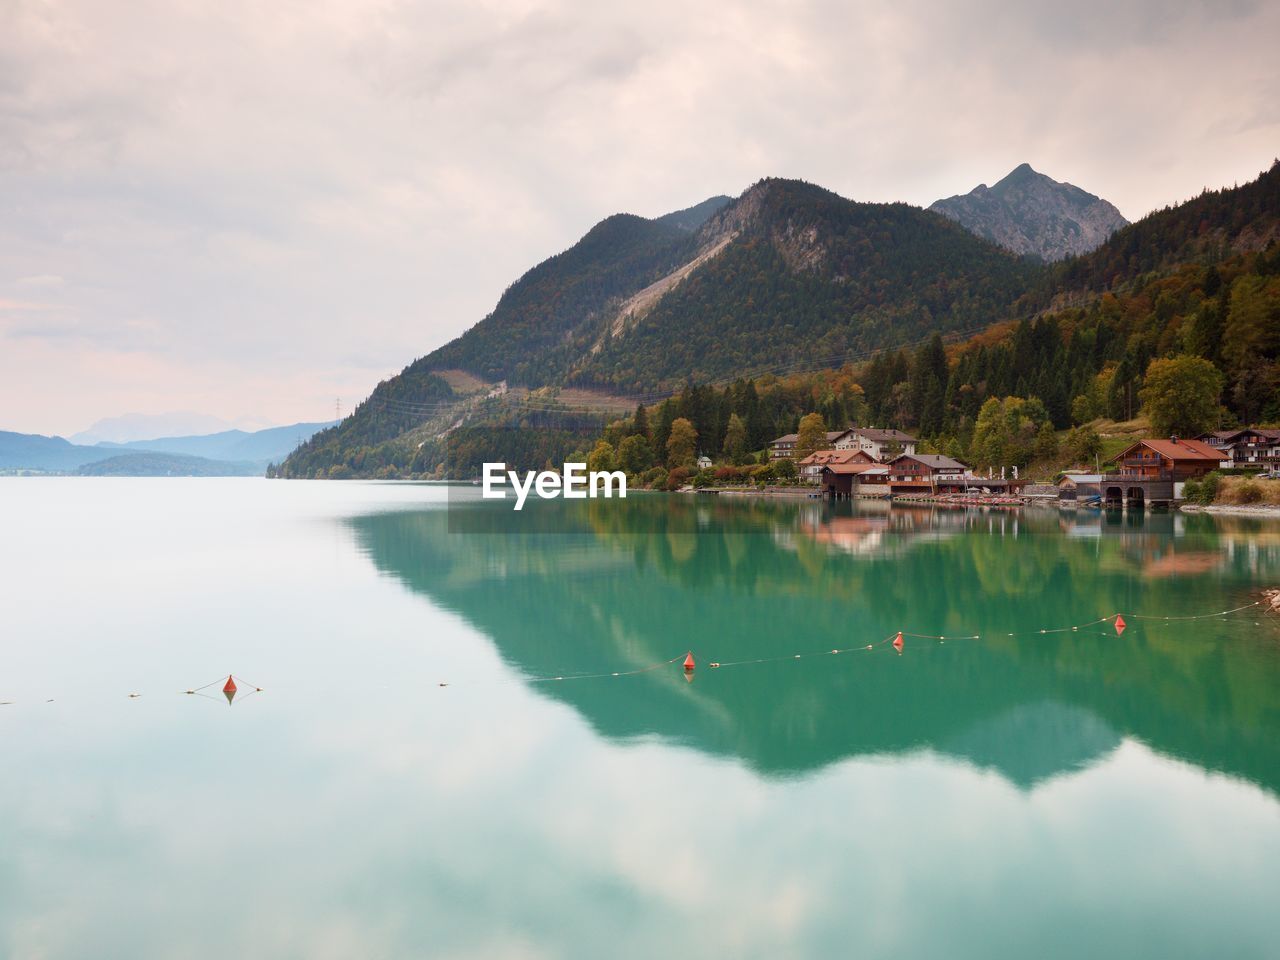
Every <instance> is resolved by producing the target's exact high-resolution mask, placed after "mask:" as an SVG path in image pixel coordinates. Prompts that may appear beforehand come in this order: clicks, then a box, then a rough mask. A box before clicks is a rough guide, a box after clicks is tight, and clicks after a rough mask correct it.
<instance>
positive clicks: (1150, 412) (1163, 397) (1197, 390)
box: [1138, 355, 1223, 437]
mask: <svg viewBox="0 0 1280 960" xmlns="http://www.w3.org/2000/svg"><path fill="white" fill-rule="evenodd" d="M1222 385H1223V376H1222V374H1221V373H1220V372H1219V371H1218V368H1217V367H1215V366H1214V365H1213V364H1212V363H1210V362H1209V361H1208V360H1205V359H1204V358H1202V357H1192V356H1187V355H1183V356H1180V357H1174V358H1173V359H1171V360H1168V359H1162V358H1160V359H1156V360H1152V361H1151V363H1150V364H1148V365H1147V372H1146V375H1145V376H1144V377H1143V385H1142V389H1141V390H1140V391H1138V397H1139V399H1140V400H1141V401H1142V405H1143V408H1144V409H1145V410H1146V412H1147V419H1149V420H1150V421H1151V428H1152V430H1154V431H1155V432H1156V433H1157V434H1159V435H1160V436H1170V435H1174V434H1177V435H1180V436H1184V437H1186V436H1195V435H1196V434H1197V433H1202V432H1204V431H1205V430H1210V429H1212V428H1213V427H1215V426H1216V425H1217V423H1218V419H1219V417H1220V415H1221V407H1220V406H1219V400H1220V398H1221V396H1222Z"/></svg>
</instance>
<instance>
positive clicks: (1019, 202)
mask: <svg viewBox="0 0 1280 960" xmlns="http://www.w3.org/2000/svg"><path fill="white" fill-rule="evenodd" d="M929 209H930V210H932V211H934V212H935V213H940V214H942V215H943V216H944V217H949V218H951V219H952V220H955V221H956V222H957V223H959V224H960V225H961V226H962V227H964V228H965V229H966V230H968V231H970V232H971V233H973V234H976V235H977V236H979V237H982V238H983V239H984V240H990V241H991V242H992V243H995V244H998V245H999V246H1001V247H1004V248H1005V249H1006V250H1011V251H1013V252H1014V253H1016V254H1020V255H1023V256H1031V257H1038V258H1039V259H1041V260H1045V261H1053V260H1065V259H1066V258H1067V257H1074V256H1079V255H1080V254H1083V253H1088V252H1089V251H1091V250H1096V249H1097V248H1098V247H1100V246H1101V245H1102V244H1103V243H1104V242H1105V241H1106V240H1107V238H1108V237H1110V236H1111V235H1112V234H1113V233H1115V232H1116V231H1117V230H1119V229H1120V228H1121V227H1126V226H1128V225H1129V221H1128V220H1126V219H1125V218H1124V217H1123V216H1121V214H1120V211H1119V210H1117V209H1116V208H1115V207H1113V206H1112V205H1111V204H1110V203H1108V202H1107V201H1106V200H1103V199H1101V198H1099V197H1095V196H1094V195H1093V194H1092V193H1088V192H1086V191H1084V190H1081V189H1080V188H1079V187H1076V186H1072V185H1071V184H1069V183H1059V182H1058V181H1057V180H1054V179H1052V178H1050V177H1046V176H1045V175H1044V174H1043V173H1037V172H1036V171H1035V170H1032V169H1031V165H1030V164H1026V163H1024V164H1021V165H1020V166H1018V167H1015V168H1014V170H1013V171H1012V172H1011V173H1010V174H1009V175H1008V176H1006V177H1005V178H1004V179H1003V180H1000V181H999V182H997V183H996V185H995V186H993V187H988V186H987V185H986V184H985V183H980V184H978V186H976V187H974V188H973V189H972V190H971V191H969V192H968V193H966V194H963V195H960V196H955V197H948V198H947V199H945V200H938V201H935V202H934V203H933V204H932V205H931V206H930V207H929Z"/></svg>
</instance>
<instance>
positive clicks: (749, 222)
mask: <svg viewBox="0 0 1280 960" xmlns="http://www.w3.org/2000/svg"><path fill="white" fill-rule="evenodd" d="M696 239H697V247H696V253H695V257H694V259H693V260H692V261H690V263H688V264H686V265H683V266H682V267H681V268H680V269H678V270H676V271H674V272H673V273H672V274H669V275H668V276H667V277H665V278H664V279H663V280H662V281H661V282H660V283H659V284H655V285H654V286H653V287H651V288H650V289H648V290H646V291H644V292H643V293H642V294H641V295H639V296H637V297H634V298H632V299H631V300H630V301H628V302H626V303H624V304H623V305H622V306H621V307H620V308H619V309H618V310H617V311H616V313H615V315H614V318H613V320H612V323H611V324H609V325H608V326H607V327H606V328H605V329H604V330H603V331H601V333H600V335H599V339H598V340H597V342H596V344H595V345H593V347H592V349H591V351H589V352H588V353H587V354H586V355H584V356H582V357H581V358H580V359H579V360H578V361H577V362H576V363H575V364H574V366H573V368H572V369H571V371H570V374H569V377H568V380H569V382H570V383H575V384H579V385H584V386H592V387H599V388H605V389H610V390H622V391H635V390H637V389H641V390H663V389H669V388H671V387H673V386H676V385H678V384H679V383H680V382H682V381H684V380H686V379H688V378H692V379H694V380H695V381H705V380H713V379H718V378H723V377H730V376H734V375H736V374H739V373H741V372H742V371H744V370H751V369H754V368H759V367H761V366H769V367H775V366H780V365H791V364H802V363H809V362H812V361H813V360H814V359H815V358H822V357H831V356H837V355H842V354H848V353H851V352H854V351H871V350H876V349H880V348H883V347H886V346H893V345H895V344H898V343H902V342H904V341H910V340H914V339H917V338H919V337H922V336H926V335H928V334H929V333H931V332H933V331H935V330H938V331H941V332H943V333H947V332H951V331H955V330H960V329H965V328H969V327H972V326H974V325H975V324H979V323H983V322H984V321H985V319H986V318H988V317H990V316H992V315H993V314H1000V313H1003V312H1005V311H1006V310H1007V309H1008V307H1009V305H1010V304H1012V303H1013V302H1014V300H1016V299H1017V297H1018V295H1019V294H1020V292H1021V291H1022V290H1023V289H1024V288H1025V286H1026V285H1027V283H1028V282H1029V281H1030V280H1031V278H1032V276H1033V275H1034V273H1035V267H1034V266H1033V265H1031V264H1028V263H1025V262H1022V261H1019V260H1018V259H1017V258H1015V257H1013V256H1011V255H1010V254H1008V253H1006V252H1004V251H1002V250H999V249H998V248H996V247H995V246H993V245H991V244H988V243H985V242H983V241H981V240H978V239H976V238H974V237H973V236H971V235H970V234H968V233H967V232H966V231H964V230H963V229H962V228H960V227H958V226H956V225H955V224H953V223H950V222H949V221H947V220H946V219H944V218H942V217H939V216H936V215H934V214H931V213H929V212H927V211H924V210H921V209H919V208H918V207H912V206H909V205H907V204H904V203H893V204H883V203H858V202H855V201H852V200H847V199H845V198H844V197H841V196H839V195H838V194H835V193H832V192H831V191H829V190H824V189H823V188H821V187H818V186H815V185H813V184H809V183H805V182H802V181H797V180H777V179H771V180H762V181H761V182H759V183H757V184H756V185H755V186H753V187H751V188H750V189H749V190H747V192H746V193H744V194H743V195H742V196H741V197H740V198H739V199H738V200H737V201H735V202H734V203H732V204H730V205H728V206H726V207H724V208H723V209H722V210H721V211H720V212H718V213H717V214H715V215H714V216H713V217H711V218H710V219H709V220H708V221H707V222H706V224H704V225H703V227H702V228H701V229H700V230H699V231H698V234H697V235H696Z"/></svg>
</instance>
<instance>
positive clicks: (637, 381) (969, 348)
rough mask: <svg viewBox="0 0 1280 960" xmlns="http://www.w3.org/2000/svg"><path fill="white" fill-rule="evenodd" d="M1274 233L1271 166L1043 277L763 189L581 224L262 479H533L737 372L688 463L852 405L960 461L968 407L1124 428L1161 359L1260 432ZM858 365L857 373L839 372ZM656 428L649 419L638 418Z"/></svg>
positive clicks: (903, 219) (987, 247)
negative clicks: (1205, 377)
mask: <svg viewBox="0 0 1280 960" xmlns="http://www.w3.org/2000/svg"><path fill="white" fill-rule="evenodd" d="M1014 173H1015V174H1018V173H1019V171H1014ZM1024 173H1025V174H1029V175H1030V176H1031V177H1033V178H1036V177H1039V175H1038V174H1036V173H1035V172H1034V171H1030V169H1029V168H1028V169H1027V171H1024ZM1008 179H1009V178H1006V180H1008ZM1044 179H1047V178H1044ZM1050 182H1052V181H1050ZM997 186H1000V185H997ZM1059 186H1060V185H1059ZM1070 189H1072V190H1074V188H1070ZM704 214H705V219H703V215H704ZM698 221H701V222H700V223H699V222H698ZM693 223H698V225H697V226H696V227H694V226H692V224H693ZM1277 238H1280V163H1278V164H1276V165H1273V166H1272V167H1271V168H1270V169H1269V170H1267V171H1265V172H1264V173H1262V174H1261V175H1260V176H1259V178H1258V179H1257V180H1255V181H1253V182H1251V183H1248V184H1245V185H1243V186H1238V187H1232V188H1229V189H1224V190H1217V191H1205V192H1204V193H1202V194H1201V195H1200V196H1198V197H1195V198H1192V199H1191V200H1188V201H1186V202H1184V203H1182V204H1179V205H1177V206H1174V207H1170V208H1166V209H1165V210H1161V211H1156V212H1155V213H1152V214H1150V215H1149V216H1147V217H1145V218H1143V219H1142V220H1141V221H1139V222H1138V223H1136V224H1132V225H1130V226H1126V227H1123V228H1122V229H1120V230H1119V231H1117V232H1116V233H1115V234H1113V235H1112V236H1111V237H1110V238H1109V239H1107V240H1106V241H1105V242H1103V243H1102V244H1101V246H1099V247H1097V248H1096V249H1094V250H1093V251H1091V252H1089V253H1086V254H1083V255H1080V256H1076V257H1071V258H1068V259H1067V260H1064V261H1062V262H1059V263H1054V264H1046V263H1043V262H1039V261H1037V259H1035V258H1031V257H1018V256H1015V255H1014V254H1013V253H1011V252H1009V251H1007V250H1004V249H1001V248H1000V247H997V246H995V245H994V244H992V243H989V242H987V241H985V240H983V239H981V238H979V237H975V236H974V235H973V234H971V233H970V232H969V231H967V230H966V229H964V228H963V227H962V226H960V225H959V224H958V223H956V222H954V221H953V220H951V219H949V218H947V217H945V216H942V215H941V214H938V213H935V212H930V211H927V210H922V209H920V208H916V207H911V206H908V205H906V204H869V203H856V202H854V201H851V200H847V199H845V198H843V197H840V196H838V195H837V194H834V193H832V192H830V191H828V190H824V189H822V188H821V187H818V186H815V185H812V184H808V183H803V182H799V181H794V180H776V179H774V180H763V181H760V182H759V183H757V184H755V185H754V186H752V187H751V188H750V189H748V190H747V191H746V192H745V193H744V194H743V195H742V196H740V197H738V198H737V199H736V200H733V201H731V202H729V203H722V202H721V198H713V200H711V201H708V202H707V203H706V204H703V205H700V206H699V207H694V208H691V210H690V211H681V212H680V213H679V214H677V215H670V216H668V217H659V218H657V219H654V220H646V219H644V218H641V217H635V216H631V215H618V216H615V217H610V218H608V219H606V220H604V221H602V222H601V223H600V224H597V225H596V226H595V227H593V228H592V230H591V231H589V232H588V234H587V235H586V236H585V237H584V238H583V239H582V240H581V241H579V243H577V244H575V245H574V246H573V247H571V248H570V249H569V250H567V251H565V252H564V253H561V254H558V255H557V256H555V257H552V258H550V259H549V260H547V261H544V262H543V263H542V264H539V265H538V266H537V267H535V268H534V269H533V270H531V271H529V272H528V273H527V274H526V275H525V276H523V277H521V278H520V279H519V280H518V281H517V282H516V283H515V284H513V285H512V286H511V287H510V288H509V289H508V290H507V291H506V293H504V294H503V297H502V298H501V300H500V301H499V303H498V306H497V307H496V308H495V309H494V311H493V312H492V313H491V314H490V315H489V316H487V317H485V318H484V319H483V320H481V321H480V322H479V323H477V324H476V326H475V327H473V328H472V329H471V330H469V331H467V333H465V334H463V336H461V337H459V338H458V339H457V340H455V341H453V342H452V343H450V344H447V345H446V346H444V347H441V348H440V349H438V350H436V351H434V352H433V353H430V354H428V355H426V356H424V357H422V358H420V359H418V360H416V361H414V362H413V363H412V364H410V365H409V366H408V367H406V368H405V370H404V371H403V372H402V373H400V374H399V375H397V376H394V377H391V378H389V379H388V380H386V381H384V382H383V383H380V384H379V385H378V386H377V388H376V389H375V390H374V391H373V393H372V394H371V395H370V397H369V398H368V399H367V400H366V401H365V402H364V403H362V404H361V405H360V406H359V407H358V408H357V409H356V411H355V412H354V413H353V414H352V416H350V417H348V418H347V419H346V420H344V421H343V422H342V423H341V424H339V425H338V426H337V427H334V428H331V429H329V430H325V431H321V432H320V433H319V434H317V435H316V436H315V437H314V438H312V440H311V441H309V442H308V443H306V444H304V445H303V447H302V448H301V449H300V450H299V451H298V452H297V453H295V454H294V455H292V456H290V458H289V459H288V461H287V462H286V463H285V464H284V465H283V466H282V468H281V470H280V471H279V473H280V475H282V476H312V477H314V476H406V475H413V476H421V475H440V474H441V473H442V472H443V473H446V474H447V473H449V464H450V463H455V464H464V463H470V462H471V461H472V460H474V459H475V456H474V454H477V453H478V452H481V451H487V452H492V453H495V454H496V455H495V456H487V457H485V458H484V459H503V458H504V457H506V456H511V457H513V458H514V459H513V460H512V462H516V461H518V462H520V463H522V464H528V463H532V464H534V465H539V466H540V465H542V464H543V463H544V462H545V461H546V460H551V461H552V462H555V459H556V457H557V456H559V455H561V454H567V453H568V452H570V451H572V450H574V449H586V450H589V449H590V448H591V442H593V441H594V438H595V437H598V436H599V422H600V420H601V419H602V418H603V417H604V416H606V414H607V415H609V416H613V417H617V416H618V415H619V414H623V413H627V412H629V411H630V410H632V409H634V408H635V405H636V403H637V401H638V400H641V399H643V400H644V402H645V403H652V402H654V401H655V400H661V399H662V398H664V397H669V396H672V395H674V394H677V393H679V394H680V397H681V400H680V402H679V403H678V404H676V407H677V408H679V409H681V410H684V408H685V407H689V408H690V409H693V408H695V407H698V408H700V407H702V406H705V405H706V404H705V403H704V402H703V401H704V400H706V399H707V398H700V397H694V396H693V394H692V393H691V392H690V391H689V390H688V389H686V387H687V385H689V384H702V385H706V384H708V383H711V382H716V381H720V382H726V381H730V380H739V379H740V380H744V381H746V380H747V379H749V378H752V377H764V378H765V379H762V380H761V381H760V384H759V388H758V389H757V386H756V385H754V384H753V383H748V382H744V383H742V384H741V389H739V388H738V387H734V388H733V390H732V391H730V392H731V393H732V397H730V401H731V403H730V405H731V406H732V408H733V409H732V410H731V411H730V410H729V407H726V406H725V402H726V401H725V397H726V396H728V393H726V392H725V391H720V392H719V393H717V398H718V399H717V400H716V403H717V404H719V406H717V407H716V409H715V410H714V411H711V410H708V411H704V413H706V418H705V420H706V423H705V424H704V427H705V431H704V432H707V434H708V437H709V440H708V442H707V446H708V448H709V449H711V450H715V449H717V448H718V445H719V441H720V438H721V436H722V434H723V429H724V425H723V423H721V420H722V419H724V418H727V416H728V413H729V412H734V413H738V414H739V415H740V416H742V417H743V418H744V419H747V418H748V415H749V414H750V416H752V417H754V418H755V419H754V421H752V422H754V423H755V426H753V427H752V428H751V435H752V436H753V437H754V436H756V435H757V434H758V433H759V431H760V430H761V429H769V428H770V426H771V425H776V424H777V423H778V422H779V420H782V419H790V412H791V407H792V406H793V404H794V403H803V404H804V405H805V406H806V407H807V408H808V409H810V410H813V409H821V410H823V411H824V415H830V416H832V417H836V418H837V420H838V419H839V418H840V417H842V416H847V415H848V416H852V415H853V414H850V413H849V411H850V410H854V409H858V408H859V406H860V405H861V406H862V407H863V409H862V411H861V412H862V413H864V414H865V415H866V416H869V417H870V418H871V419H869V420H866V421H864V422H870V423H877V424H882V425H891V426H896V427H899V428H902V429H907V430H915V431H918V432H919V433H920V434H922V435H924V436H927V437H931V438H935V439H937V440H938V441H939V443H943V442H944V441H945V442H946V443H947V444H950V445H949V446H948V449H951V450H952V451H953V452H956V453H958V455H961V456H965V455H967V451H966V450H965V449H964V446H965V445H966V444H968V443H969V438H971V437H972V436H973V433H974V422H975V419H976V417H977V415H978V412H979V410H980V408H981V407H982V405H983V404H984V402H986V401H987V400H988V399H991V398H997V399H999V398H1003V397H1005V396H1016V397H1022V398H1034V399H1036V400H1038V401H1040V403H1041V404H1042V405H1043V408H1046V409H1047V413H1048V417H1047V419H1048V420H1049V421H1051V422H1052V425H1053V426H1054V427H1056V428H1057V429H1063V428H1065V427H1067V426H1070V425H1072V424H1073V423H1077V422H1083V421H1082V420H1081V419H1080V418H1078V417H1077V416H1076V411H1080V412H1081V413H1084V412H1088V411H1093V412H1092V413H1090V415H1089V416H1088V417H1085V418H1084V419H1085V420H1088V419H1092V418H1094V417H1096V416H1102V415H1106V416H1110V417H1112V418H1113V419H1128V418H1129V417H1130V416H1132V414H1133V413H1135V412H1136V407H1135V406H1134V404H1135V402H1136V401H1138V400H1139V391H1140V389H1141V387H1142V377H1143V376H1144V374H1145V372H1146V370H1147V366H1148V364H1149V363H1150V361H1151V360H1152V359H1155V358H1158V357H1168V356H1174V355H1176V354H1178V353H1191V354H1193V355H1198V356H1201V357H1203V358H1205V359H1208V360H1210V361H1211V362H1212V363H1214V364H1215V365H1217V366H1218V368H1219V370H1220V371H1221V372H1222V374H1223V376H1224V378H1225V389H1224V391H1223V395H1222V399H1223V402H1224V403H1225V404H1226V405H1227V409H1228V410H1229V411H1230V413H1231V414H1232V415H1233V416H1235V417H1238V418H1240V419H1241V421H1242V422H1262V421H1269V420H1272V419H1277V418H1280V393H1278V392H1277V391H1276V390H1275V388H1274V384H1275V383H1280V336H1276V335H1275V333H1274V331H1275V330H1280V244H1277V243H1276V242H1275V241H1276V240H1277ZM1014 321H1017V322H1014ZM934 335H946V336H947V338H948V339H950V340H953V341H959V343H958V344H957V345H956V346H954V347H951V348H947V347H945V346H944V344H943V343H942V342H941V340H940V339H934ZM926 341H928V342H926ZM908 348H910V349H908ZM873 354H876V355H877V360H876V362H875V363H873V364H871V365H870V366H869V367H866V368H859V367H851V366H849V365H851V364H855V363H857V362H858V361H860V360H862V359H865V358H868V357H870V356H871V355H873ZM837 368H845V369H843V370H842V371H840V372H839V373H837V372H836V370H837ZM805 371H817V372H822V373H821V375H818V374H815V376H814V377H812V378H811V380H810V381H806V382H803V383H802V382H800V381H801V380H802V379H803V378H802V377H794V376H793V377H789V378H786V379H785V380H784V381H779V380H778V379H777V377H773V379H769V378H768V377H767V376H766V375H769V376H773V375H789V374H798V373H803V372H805ZM828 374H829V377H828V379H827V380H825V381H824V380H823V379H822V378H823V376H827V375H828ZM832 378H834V379H832ZM837 380H838V381H839V383H836V382H835V381H837ZM502 381H505V383H504V382H502ZM819 381H822V382H819ZM775 387H777V389H775ZM837 392H838V393H839V396H838V397H837V396H836V393H837ZM855 394H856V396H855ZM806 398H807V399H806ZM859 398H861V399H859ZM837 399H838V400H839V401H840V402H839V403H836V402H835V400H837ZM864 401H865V403H864ZM1077 401H1080V402H1079V403H1077ZM708 402H709V401H708ZM739 407H740V408H741V409H739ZM1032 409H1033V410H1038V409H1040V408H1039V407H1033V408H1032ZM753 410H755V411H757V412H756V413H751V411H753ZM842 411H843V412H842ZM671 412H672V411H671V410H670V409H668V408H663V409H658V410H654V411H653V412H652V413H651V414H650V416H651V417H653V418H654V419H653V420H652V421H651V423H656V422H659V421H661V420H662V418H663V417H664V416H665V415H666V414H669V413H671ZM674 415H675V416H690V414H689V413H688V412H687V411H686V412H679V413H675V414H674ZM1037 415H1039V414H1038V413H1037ZM691 419H696V418H692V417H691ZM587 421H590V422H591V423H592V424H593V425H594V431H595V432H594V434H593V435H592V438H591V442H587V443H586V445H585V447H584V446H583V443H582V441H581V439H580V438H578V437H577V435H576V434H575V432H574V431H580V430H582V429H583V428H584V426H585V425H586V422H587ZM842 422H843V421H842ZM708 424H710V426H708ZM717 424H718V426H716V425H717ZM668 425H669V421H668ZM493 427H502V428H504V429H506V430H507V433H506V435H505V437H504V438H503V439H501V442H498V441H497V439H495V438H496V434H495V435H494V437H491V438H490V440H492V441H493V442H482V440H481V439H478V438H477V435H476V434H475V433H474V430H475V429H478V428H485V429H489V428H493ZM535 427H536V428H539V429H538V430H533V429H531V428H535ZM699 429H703V427H700V428H699ZM786 429H791V430H794V429H795V425H794V423H792V424H790V425H789V426H788V427H786ZM552 430H564V431H565V432H564V434H563V435H562V436H561V437H560V438H559V439H558V440H557V441H556V442H557V443H562V445H564V448H563V449H559V448H556V449H554V450H553V449H551V447H552V446H554V444H551V441H550V440H549V439H548V436H549V433H550V431H552ZM469 431H471V432H469ZM532 433H541V434H543V435H544V436H543V438H542V439H543V440H545V441H546V442H545V443H544V442H541V441H535V440H533V439H530V438H529V435H530V434H532ZM615 439H616V438H615ZM464 445H465V446H466V447H467V448H468V450H469V453H468V458H459V457H458V454H459V448H460V446H464ZM498 448H501V449H498ZM659 455H660V450H659ZM459 475H469V474H465V471H462V472H461V473H460V474H459Z"/></svg>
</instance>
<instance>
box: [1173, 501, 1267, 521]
mask: <svg viewBox="0 0 1280 960" xmlns="http://www.w3.org/2000/svg"><path fill="white" fill-rule="evenodd" d="M1178 509H1179V510H1180V511H1182V512H1183V513H1208V514H1213V515H1215V516H1221V517H1254V518H1255V519H1258V520H1280V506H1277V505H1276V504H1271V503H1263V504H1238V503H1211V504H1209V505H1208V506H1201V505H1200V504H1198V503H1184V504H1182V505H1181V506H1179V507H1178Z"/></svg>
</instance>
